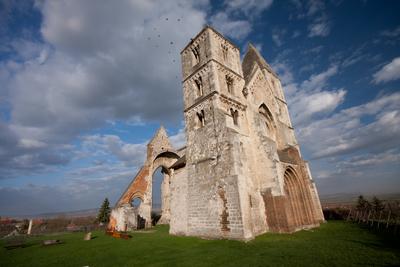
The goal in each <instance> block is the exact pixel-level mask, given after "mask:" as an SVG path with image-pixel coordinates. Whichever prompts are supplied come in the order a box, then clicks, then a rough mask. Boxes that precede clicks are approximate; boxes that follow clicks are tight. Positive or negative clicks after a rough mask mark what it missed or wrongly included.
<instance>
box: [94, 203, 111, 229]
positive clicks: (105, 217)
mask: <svg viewBox="0 0 400 267" xmlns="http://www.w3.org/2000/svg"><path fill="white" fill-rule="evenodd" d="M110 214H111V209H110V202H109V201H108V198H105V199H104V201H103V204H102V205H101V208H100V210H99V215H97V221H98V222H100V223H108V221H109V220H110Z"/></svg>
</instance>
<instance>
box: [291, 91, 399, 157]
mask: <svg viewBox="0 0 400 267" xmlns="http://www.w3.org/2000/svg"><path fill="white" fill-rule="evenodd" d="M399 103H400V94H399V93H395V94H391V95H385V96H382V97H380V98H377V99H376V100H374V101H371V102H368V103H366V104H363V105H359V106H355V107H352V108H348V109H343V110H341V111H340V112H339V113H337V114H334V115H332V116H330V117H328V118H323V119H320V120H315V121H313V122H311V123H309V124H308V125H306V126H304V127H300V128H299V129H297V132H298V137H299V140H300V143H302V144H303V146H304V147H306V148H307V150H308V152H309V153H310V155H311V157H313V158H326V157H332V156H337V155H341V156H343V155H346V154H351V153H355V152H357V151H362V150H364V149H368V150H369V151H374V152H375V153H376V152H379V153H381V152H384V151H386V150H388V149H392V148H393V147H399V146H400V141H399V138H398V137H399V136H400V126H399V125H400V116H399V115H400V104H399ZM365 118H370V120H371V121H372V122H370V123H362V120H364V119H365Z"/></svg>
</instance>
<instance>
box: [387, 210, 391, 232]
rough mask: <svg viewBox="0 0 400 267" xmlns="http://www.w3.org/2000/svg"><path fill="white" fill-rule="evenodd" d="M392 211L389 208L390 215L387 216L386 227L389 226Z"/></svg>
mask: <svg viewBox="0 0 400 267" xmlns="http://www.w3.org/2000/svg"><path fill="white" fill-rule="evenodd" d="M391 212H392V211H391V210H389V215H388V218H387V221H386V229H387V228H389V220H390V213H391Z"/></svg>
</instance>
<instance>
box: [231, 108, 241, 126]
mask: <svg viewBox="0 0 400 267" xmlns="http://www.w3.org/2000/svg"><path fill="white" fill-rule="evenodd" d="M230 112H231V116H232V119H233V124H234V125H239V112H238V111H237V110H234V109H233V108H231V109H230Z"/></svg>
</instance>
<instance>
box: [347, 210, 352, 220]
mask: <svg viewBox="0 0 400 267" xmlns="http://www.w3.org/2000/svg"><path fill="white" fill-rule="evenodd" d="M350 215H351V208H350V211H349V214H347V219H346V221H347V222H348V221H349V219H350Z"/></svg>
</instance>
